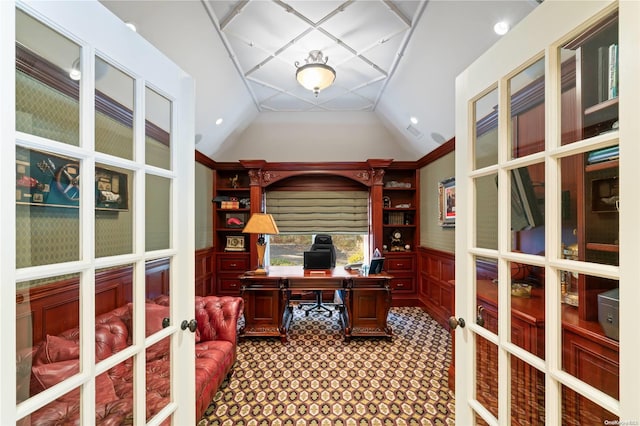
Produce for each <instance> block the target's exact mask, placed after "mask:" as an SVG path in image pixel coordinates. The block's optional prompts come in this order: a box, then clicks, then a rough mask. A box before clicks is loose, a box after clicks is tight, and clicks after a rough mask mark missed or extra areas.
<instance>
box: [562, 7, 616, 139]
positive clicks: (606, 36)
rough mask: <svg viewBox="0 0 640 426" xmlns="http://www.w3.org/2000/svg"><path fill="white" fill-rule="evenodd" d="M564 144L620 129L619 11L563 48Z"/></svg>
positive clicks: (583, 32)
mask: <svg viewBox="0 0 640 426" xmlns="http://www.w3.org/2000/svg"><path fill="white" fill-rule="evenodd" d="M559 54H560V59H561V61H562V71H561V74H562V110H563V116H562V120H563V122H562V144H563V145H565V144H568V143H571V142H576V141H579V140H582V139H587V138H590V137H593V136H597V135H599V134H602V133H606V132H609V131H612V130H617V129H618V95H619V92H620V90H619V85H618V68H619V67H618V57H619V52H618V12H617V11H616V12H615V13H613V14H611V15H609V16H607V17H606V18H604V19H603V20H601V21H600V22H598V23H596V24H595V25H594V26H592V27H591V28H589V29H587V30H586V31H582V32H581V33H580V34H579V35H577V36H576V38H574V39H572V40H570V41H569V42H568V43H566V44H565V45H564V46H562V47H561V48H560V52H559Z"/></svg>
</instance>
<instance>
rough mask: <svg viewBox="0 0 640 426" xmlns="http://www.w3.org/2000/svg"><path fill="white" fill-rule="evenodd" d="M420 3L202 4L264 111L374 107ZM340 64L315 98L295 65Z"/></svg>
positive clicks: (418, 11)
mask: <svg viewBox="0 0 640 426" xmlns="http://www.w3.org/2000/svg"><path fill="white" fill-rule="evenodd" d="M425 4H426V3H425V0H421V1H388V0H387V1H352V0H349V1H295V0H294V1H287V2H286V3H285V2H283V1H208V2H206V3H204V5H205V8H206V9H207V11H208V13H209V14H210V16H211V19H212V21H213V24H214V25H215V26H216V27H217V28H219V31H220V36H221V38H222V40H223V42H224V45H225V47H226V48H227V49H228V51H229V54H230V57H231V58H232V60H233V62H234V65H235V66H236V68H237V70H238V72H239V73H240V75H242V76H243V77H244V78H245V81H246V83H247V87H248V89H249V91H250V93H251V95H252V97H253V99H254V102H255V103H256V106H257V108H258V109H259V110H260V111H327V110H328V111H353V110H355V111H373V110H374V109H375V106H376V103H377V101H378V99H379V97H380V95H381V94H382V92H383V90H384V87H385V85H386V82H387V81H388V79H389V77H390V76H391V75H392V74H393V72H394V70H395V68H396V67H397V65H398V62H399V61H400V60H401V58H402V54H403V51H404V49H405V47H406V45H407V43H408V42H409V40H410V39H411V35H412V34H413V29H414V25H415V24H416V23H417V21H418V19H419V16H420V13H421V12H422V11H423V9H424V6H425ZM312 50H320V51H322V53H323V54H324V56H325V57H326V58H328V61H327V64H328V65H330V66H331V67H333V68H334V69H335V70H336V75H337V77H336V80H335V83H334V84H333V85H332V86H330V87H329V88H327V89H326V90H323V91H322V92H321V93H320V94H319V95H318V96H317V97H316V96H315V95H314V94H313V93H312V92H311V91H309V90H307V89H305V88H304V87H302V86H301V85H300V84H298V82H297V81H296V79H295V72H296V63H298V64H304V63H305V61H304V60H305V58H306V57H307V55H308V53H309V52H310V51H312Z"/></svg>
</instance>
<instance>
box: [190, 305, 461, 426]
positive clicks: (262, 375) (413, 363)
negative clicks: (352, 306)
mask: <svg viewBox="0 0 640 426" xmlns="http://www.w3.org/2000/svg"><path fill="white" fill-rule="evenodd" d="M293 311H294V318H293V321H292V322H291V327H290V331H289V339H288V342H287V343H286V344H282V343H281V342H280V340H279V339H275V338H252V339H246V340H243V341H241V342H240V344H239V346H238V361H237V364H236V367H235V374H234V375H233V377H232V378H231V380H229V382H228V383H224V384H223V386H222V387H221V389H220V390H219V391H218V393H217V394H216V396H215V397H214V400H213V401H212V403H211V405H210V406H209V408H208V409H207V411H206V413H205V415H204V417H203V418H202V419H201V420H200V422H199V423H198V426H217V425H223V426H238V425H247V426H253V425H256V426H267V425H273V426H315V425H318V426H325V425H326V426H365V425H367V426H369V425H453V424H454V423H455V421H454V406H455V403H454V395H453V393H452V392H451V391H450V390H449V388H448V385H447V368H448V367H449V360H450V352H451V345H450V336H449V333H448V332H446V331H445V330H444V329H443V328H442V327H441V326H440V325H439V324H438V323H436V322H435V321H434V320H433V319H431V317H429V315H427V314H426V313H425V312H424V311H423V310H421V309H420V308H408V307H403V308H392V309H391V311H390V313H389V317H388V323H389V325H390V326H391V328H392V330H393V333H394V337H393V339H392V341H389V340H388V339H379V338H353V339H352V340H351V342H350V343H344V342H343V340H342V335H341V333H340V326H339V322H338V316H337V313H334V314H333V317H332V318H327V317H326V314H321V313H311V314H310V315H309V316H308V317H305V315H304V312H303V311H300V310H298V309H294V310H293Z"/></svg>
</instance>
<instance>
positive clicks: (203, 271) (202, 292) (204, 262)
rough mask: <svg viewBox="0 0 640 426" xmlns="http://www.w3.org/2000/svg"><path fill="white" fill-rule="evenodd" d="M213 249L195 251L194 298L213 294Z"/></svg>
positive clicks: (214, 280) (214, 279) (214, 260)
mask: <svg viewBox="0 0 640 426" xmlns="http://www.w3.org/2000/svg"><path fill="white" fill-rule="evenodd" d="M215 262H216V259H215V249H214V248H213V247H209V248H204V249H201V250H196V275H195V286H196V296H209V295H211V294H215V288H216V287H215V286H216V277H215V274H214V272H213V271H214V265H215Z"/></svg>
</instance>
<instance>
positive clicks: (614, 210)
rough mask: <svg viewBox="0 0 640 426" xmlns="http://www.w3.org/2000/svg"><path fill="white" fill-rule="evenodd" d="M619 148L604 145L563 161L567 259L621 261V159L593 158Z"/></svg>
mask: <svg viewBox="0 0 640 426" xmlns="http://www.w3.org/2000/svg"><path fill="white" fill-rule="evenodd" d="M616 148H617V147H615V146H610V147H605V148H602V149H600V150H595V151H589V152H585V153H581V154H575V155H572V156H569V157H566V158H563V159H562V160H561V170H560V175H561V183H562V209H561V220H562V242H561V244H562V253H563V257H565V258H567V259H572V260H582V261H587V262H593V263H601V264H606V265H618V264H619V238H620V222H619V217H618V208H619V206H620V198H619V180H618V173H619V167H618V160H617V159H605V160H602V161H600V160H597V159H594V156H598V155H599V154H600V153H601V152H602V151H606V150H608V149H616ZM605 155H606V154H605ZM590 159H591V160H590Z"/></svg>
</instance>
